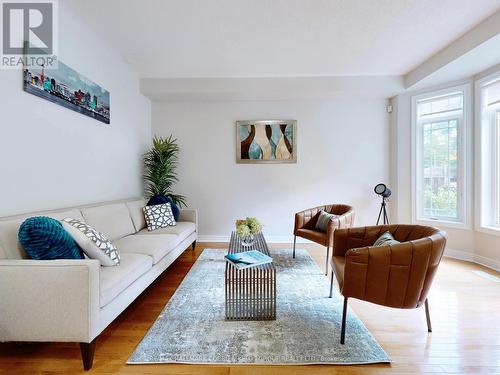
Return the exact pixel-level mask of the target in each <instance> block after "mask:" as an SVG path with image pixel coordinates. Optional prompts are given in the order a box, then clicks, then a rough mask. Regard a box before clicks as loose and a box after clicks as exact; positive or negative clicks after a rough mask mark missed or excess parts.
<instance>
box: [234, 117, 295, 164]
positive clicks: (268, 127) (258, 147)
mask: <svg viewBox="0 0 500 375" xmlns="http://www.w3.org/2000/svg"><path fill="white" fill-rule="evenodd" d="M236 162H237V163H296V162H297V121H295V120H258V121H236Z"/></svg>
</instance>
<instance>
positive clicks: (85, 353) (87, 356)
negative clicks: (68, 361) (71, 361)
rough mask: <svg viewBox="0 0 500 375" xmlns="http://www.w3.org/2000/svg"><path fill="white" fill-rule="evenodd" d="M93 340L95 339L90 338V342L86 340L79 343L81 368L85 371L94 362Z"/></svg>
mask: <svg viewBox="0 0 500 375" xmlns="http://www.w3.org/2000/svg"><path fill="white" fill-rule="evenodd" d="M95 342H96V339H94V340H92V342H89V343H87V342H81V343H80V352H81V353H82V362H83V369H84V370H85V371H89V370H90V369H91V368H92V365H93V363H94V352H95Z"/></svg>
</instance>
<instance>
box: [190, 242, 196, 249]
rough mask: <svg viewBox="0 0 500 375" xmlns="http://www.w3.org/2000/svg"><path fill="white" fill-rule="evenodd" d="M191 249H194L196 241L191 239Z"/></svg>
mask: <svg viewBox="0 0 500 375" xmlns="http://www.w3.org/2000/svg"><path fill="white" fill-rule="evenodd" d="M191 249H193V251H194V249H196V241H193V243H192V244H191Z"/></svg>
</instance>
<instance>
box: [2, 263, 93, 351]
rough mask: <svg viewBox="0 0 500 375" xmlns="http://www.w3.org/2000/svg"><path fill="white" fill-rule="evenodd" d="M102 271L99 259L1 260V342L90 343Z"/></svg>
mask: <svg viewBox="0 0 500 375" xmlns="http://www.w3.org/2000/svg"><path fill="white" fill-rule="evenodd" d="M99 270H100V263H99V261H98V260H95V259H81V260H80V259H78V260H76V259H75V260H27V259H20V260H17V259H0V301H1V303H0V341H60V342H91V341H92V340H93V339H94V338H95V337H96V336H97V335H98V334H99V333H100V332H99V331H98V329H99Z"/></svg>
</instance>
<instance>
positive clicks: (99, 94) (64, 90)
mask: <svg viewBox="0 0 500 375" xmlns="http://www.w3.org/2000/svg"><path fill="white" fill-rule="evenodd" d="M23 86H24V91H26V92H29V93H31V94H34V95H36V96H39V97H41V98H44V99H46V100H48V101H51V102H53V103H56V104H59V105H62V106H63V107H66V108H69V109H72V110H73V111H76V112H80V113H82V114H84V115H86V116H89V117H92V118H94V119H96V120H98V121H102V122H104V123H106V124H109V122H110V121H109V119H110V107H109V92H108V91H107V90H105V89H103V88H102V87H101V86H99V85H98V84H96V83H95V82H93V81H91V80H89V79H88V78H86V77H84V76H82V75H81V74H79V73H78V72H76V71H75V70H73V69H71V68H70V67H69V66H67V65H65V64H63V63H62V62H60V61H59V62H58V67H57V69H44V67H43V66H42V67H31V66H30V67H29V68H25V69H24V85H23Z"/></svg>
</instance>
